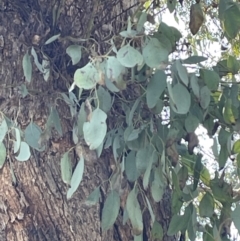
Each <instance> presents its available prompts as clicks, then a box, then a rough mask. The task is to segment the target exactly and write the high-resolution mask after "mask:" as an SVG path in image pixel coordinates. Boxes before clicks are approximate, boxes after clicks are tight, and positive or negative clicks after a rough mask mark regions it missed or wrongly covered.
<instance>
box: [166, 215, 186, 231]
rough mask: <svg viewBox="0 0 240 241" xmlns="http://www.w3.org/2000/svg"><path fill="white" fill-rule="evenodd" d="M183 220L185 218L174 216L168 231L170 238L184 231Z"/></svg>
mask: <svg viewBox="0 0 240 241" xmlns="http://www.w3.org/2000/svg"><path fill="white" fill-rule="evenodd" d="M182 218H183V216H179V215H177V214H174V215H173V216H172V219H171V221H170V224H169V227H168V231H167V235H168V236H172V235H174V234H176V233H177V232H178V231H180V230H182V228H183V227H184V225H185V223H184V222H183V220H182Z"/></svg>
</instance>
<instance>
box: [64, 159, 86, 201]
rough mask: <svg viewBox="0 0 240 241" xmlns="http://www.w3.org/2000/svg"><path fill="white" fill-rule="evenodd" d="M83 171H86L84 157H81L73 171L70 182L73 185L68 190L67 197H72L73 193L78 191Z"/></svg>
mask: <svg viewBox="0 0 240 241" xmlns="http://www.w3.org/2000/svg"><path fill="white" fill-rule="evenodd" d="M83 171H84V158H83V157H81V158H80V160H79V161H78V164H77V166H76V168H75V170H74V172H73V175H72V178H71V182H70V186H71V187H70V188H69V189H68V191H67V199H70V198H71V197H72V195H73V194H74V193H75V192H76V190H77V188H78V186H79V185H80V183H81V181H82V177H83Z"/></svg>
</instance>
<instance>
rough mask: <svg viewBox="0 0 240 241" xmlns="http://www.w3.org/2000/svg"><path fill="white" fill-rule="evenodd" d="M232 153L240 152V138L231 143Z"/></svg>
mask: <svg viewBox="0 0 240 241" xmlns="http://www.w3.org/2000/svg"><path fill="white" fill-rule="evenodd" d="M232 150H233V153H234V154H238V153H240V140H237V141H236V142H235V143H234V144H233V149H232Z"/></svg>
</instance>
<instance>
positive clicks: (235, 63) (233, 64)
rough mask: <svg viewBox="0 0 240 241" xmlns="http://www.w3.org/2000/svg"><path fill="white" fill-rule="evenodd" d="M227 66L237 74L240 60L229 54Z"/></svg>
mask: <svg viewBox="0 0 240 241" xmlns="http://www.w3.org/2000/svg"><path fill="white" fill-rule="evenodd" d="M227 67H228V69H229V70H230V71H231V73H232V74H237V73H238V71H239V69H240V62H239V60H237V59H236V58H235V57H234V56H231V55H229V56H228V59H227Z"/></svg>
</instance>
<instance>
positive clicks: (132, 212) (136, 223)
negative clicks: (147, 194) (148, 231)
mask: <svg viewBox="0 0 240 241" xmlns="http://www.w3.org/2000/svg"><path fill="white" fill-rule="evenodd" d="M126 209H127V212H128V216H129V219H130V221H131V224H132V227H133V233H134V234H135V235H140V234H141V233H142V231H143V218H142V212H141V208H140V205H139V202H138V200H137V196H136V193H135V189H133V190H132V191H131V192H130V193H129V194H128V197H127V203H126Z"/></svg>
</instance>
